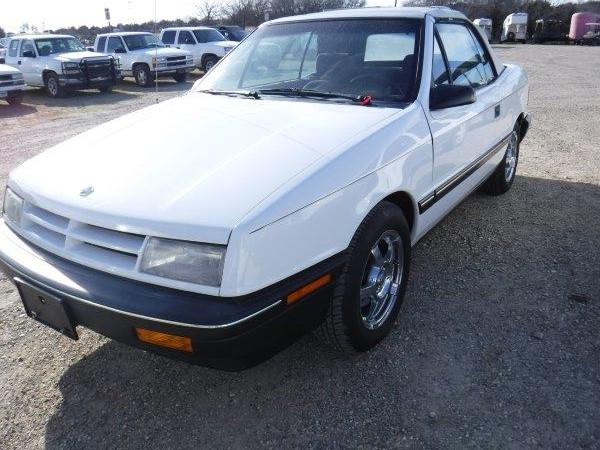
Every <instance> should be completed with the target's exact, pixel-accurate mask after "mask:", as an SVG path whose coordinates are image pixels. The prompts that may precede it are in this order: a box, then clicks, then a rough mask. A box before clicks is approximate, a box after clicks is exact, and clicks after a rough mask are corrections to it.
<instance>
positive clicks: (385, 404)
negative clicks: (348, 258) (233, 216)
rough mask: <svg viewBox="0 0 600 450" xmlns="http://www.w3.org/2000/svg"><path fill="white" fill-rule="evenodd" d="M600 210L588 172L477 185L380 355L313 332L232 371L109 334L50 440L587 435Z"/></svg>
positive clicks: (284, 442) (296, 442)
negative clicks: (491, 187)
mask: <svg viewBox="0 0 600 450" xmlns="http://www.w3.org/2000/svg"><path fill="white" fill-rule="evenodd" d="M599 216H600V188H599V187H598V186H597V185H592V184H585V183H574V182H569V181H556V180H547V179H538V178H528V177H518V178H517V180H516V182H515V184H514V186H513V189H512V190H511V191H510V192H509V193H508V194H506V195H504V196H500V197H488V196H485V195H483V194H480V193H476V194H474V195H473V196H471V197H470V198H469V199H467V200H466V201H465V202H464V203H462V204H461V205H460V206H459V207H458V208H457V209H456V210H455V211H454V212H453V213H452V214H450V215H449V216H448V217H447V218H446V219H445V220H444V221H443V222H442V223H441V224H440V225H439V226H437V227H436V228H435V229H434V230H432V232H431V233H429V234H428V235H427V236H426V237H425V238H424V239H423V240H422V241H421V242H420V243H419V244H418V245H417V246H416V247H415V248H414V250H413V265H412V272H411V277H410V282H409V288H408V293H407V298H406V301H405V304H404V305H403V308H402V312H401V316H400V318H399V320H398V324H397V326H396V327H395V329H394V330H393V331H392V333H391V335H390V336H389V337H388V338H387V339H386V340H385V341H383V343H382V344H381V345H380V346H379V347H377V348H376V349H374V350H373V351H371V352H369V353H364V354H360V355H355V356H351V357H344V356H340V355H338V354H337V353H335V352H333V351H330V350H328V349H327V348H325V347H324V346H322V345H320V344H319V343H318V342H317V341H316V340H315V338H314V337H312V336H306V337H305V338H303V339H301V340H300V341H299V342H297V343H296V344H294V345H292V346H291V347H290V348H288V349H286V350H285V351H283V352H282V353H280V354H279V355H277V356H275V357H274V358H273V359H271V360H269V361H267V362H265V363H263V364H262V365H259V366H257V367H255V368H252V369H250V370H247V371H244V372H240V373H225V372H219V371H215V370H211V369H206V368H202V367H196V366H191V365H187V364H185V363H180V362H176V361H171V360H168V359H165V358H162V357H160V356H157V355H154V354H150V353H146V352H142V351H140V350H135V349H132V348H129V347H127V346H125V345H121V344H119V343H116V342H112V341H108V342H107V343H106V344H105V345H102V346H101V347H99V348H98V349H96V350H95V351H93V352H92V353H91V354H89V355H87V356H86V357H84V358H82V359H81V360H79V361H78V362H76V363H75V364H73V365H72V366H70V367H68V368H66V369H65V372H64V374H63V376H62V377H61V379H60V381H59V388H60V391H61V394H62V402H61V403H60V405H59V407H58V409H57V411H56V413H55V414H54V415H53V416H52V417H51V418H50V420H49V422H48V423H47V426H46V448H48V449H55V448H87V447H90V446H95V447H97V448H190V447H198V448H203V447H209V446H210V447H212V446H217V447H222V448H229V447H243V446H250V447H252V446H269V447H279V448H282V447H283V448H285V447H299V446H302V447H329V446H336V445H337V446H349V447H355V446H357V445H367V446H374V447H389V446H392V447H411V446H418V447H426V448H427V447H429V448H431V447H442V448H444V447H448V446H450V447H452V446H458V447H462V446H474V447H482V446H487V447H502V446H504V445H506V444H507V442H512V443H513V444H514V445H517V446H526V447H527V446H535V445H539V446H540V447H559V448H561V447H562V448H568V447H574V446H579V445H581V446H584V447H585V446H586V444H590V442H591V441H590V439H593V436H594V435H596V436H597V434H595V433H597V430H598V428H597V423H596V425H594V420H591V418H593V417H595V416H596V414H597V405H598V402H600V383H599V381H598V380H599V379H598V378H597V377H598V372H597V369H598V360H597V355H598V352H599V351H600V341H598V338H597V324H598V320H599V319H600V298H599V296H600V264H598V261H599V249H600V233H599V231H598V217H599ZM442 249H443V251H441V250H442ZM84 339H85V336H84ZM507 437H510V440H509V441H507ZM336 442H337V444H335V443H336ZM590 445H591V444H590Z"/></svg>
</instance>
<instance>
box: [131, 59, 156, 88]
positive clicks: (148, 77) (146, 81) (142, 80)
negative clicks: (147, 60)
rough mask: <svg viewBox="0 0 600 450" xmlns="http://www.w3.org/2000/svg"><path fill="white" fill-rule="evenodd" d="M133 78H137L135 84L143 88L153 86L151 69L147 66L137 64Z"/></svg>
mask: <svg viewBox="0 0 600 450" xmlns="http://www.w3.org/2000/svg"><path fill="white" fill-rule="evenodd" d="M133 77H134V78H135V84H137V85H138V86H142V87H148V86H152V82H153V81H154V80H153V79H152V72H150V67H148V66H147V65H146V64H136V65H135V67H134V68H133Z"/></svg>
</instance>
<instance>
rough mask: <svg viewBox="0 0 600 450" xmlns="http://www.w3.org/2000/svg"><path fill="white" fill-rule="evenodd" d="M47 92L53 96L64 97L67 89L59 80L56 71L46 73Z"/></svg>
mask: <svg viewBox="0 0 600 450" xmlns="http://www.w3.org/2000/svg"><path fill="white" fill-rule="evenodd" d="M45 84H46V92H47V93H48V95H49V96H50V97H52V98H59V97H64V95H65V90H64V89H63V88H62V87H61V85H60V83H59V82H58V75H56V74H55V73H54V72H50V73H49V74H48V75H46V82H45Z"/></svg>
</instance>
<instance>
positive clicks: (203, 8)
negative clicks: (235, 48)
mask: <svg viewBox="0 0 600 450" xmlns="http://www.w3.org/2000/svg"><path fill="white" fill-rule="evenodd" d="M196 9H197V10H198V16H199V17H200V22H202V23H203V24H205V25H214V24H215V23H216V22H217V21H218V20H219V18H220V13H221V7H220V6H219V4H218V3H217V2H216V1H214V0H202V2H200V3H198V4H197V5H196Z"/></svg>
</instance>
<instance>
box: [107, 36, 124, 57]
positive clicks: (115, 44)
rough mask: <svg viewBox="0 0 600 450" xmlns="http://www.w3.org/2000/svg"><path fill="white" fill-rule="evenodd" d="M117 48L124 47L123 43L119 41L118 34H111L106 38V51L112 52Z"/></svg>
mask: <svg viewBox="0 0 600 450" xmlns="http://www.w3.org/2000/svg"><path fill="white" fill-rule="evenodd" d="M118 48H122V49H125V47H123V43H122V42H121V38H120V37H118V36H111V37H110V38H109V39H108V46H107V47H106V53H114V51H115V50H116V49H118Z"/></svg>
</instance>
